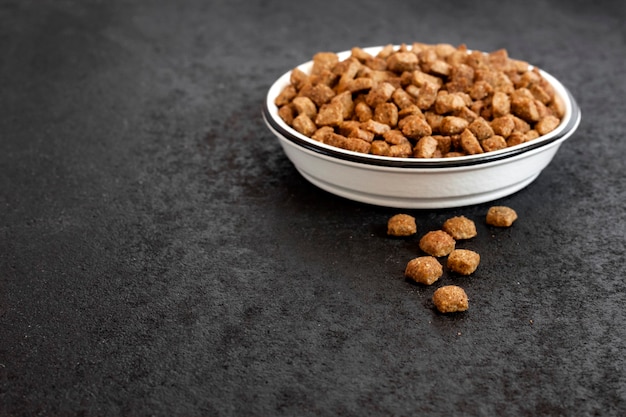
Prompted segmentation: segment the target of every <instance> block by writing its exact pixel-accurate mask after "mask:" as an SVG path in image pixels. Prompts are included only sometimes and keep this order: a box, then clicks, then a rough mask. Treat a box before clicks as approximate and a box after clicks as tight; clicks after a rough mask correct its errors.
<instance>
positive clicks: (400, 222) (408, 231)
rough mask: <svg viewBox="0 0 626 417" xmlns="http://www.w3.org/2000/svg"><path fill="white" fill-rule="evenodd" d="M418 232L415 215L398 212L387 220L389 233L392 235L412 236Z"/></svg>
mask: <svg viewBox="0 0 626 417" xmlns="http://www.w3.org/2000/svg"><path fill="white" fill-rule="evenodd" d="M415 233H417V225H416V224H415V217H413V216H410V215H408V214H396V215H395V216H392V217H391V218H390V219H389V220H388V221H387V234H388V235H390V236H411V235H414V234H415Z"/></svg>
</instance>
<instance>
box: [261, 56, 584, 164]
mask: <svg viewBox="0 0 626 417" xmlns="http://www.w3.org/2000/svg"><path fill="white" fill-rule="evenodd" d="M394 47H395V48H397V47H398V46H397V45H395V46H394ZM382 48H383V47H382V46H374V47H367V48H362V49H363V50H365V51H366V52H369V53H376V52H377V51H378V50H380V49H382ZM350 54H351V50H348V51H342V52H338V53H337V55H338V56H339V59H340V60H343V59H346V58H347V57H349V56H350ZM312 62H313V61H312V60H311V61H307V62H304V63H302V64H300V65H298V66H297V67H296V68H299V69H301V70H303V71H305V72H307V70H308V69H309V68H310V67H311V65H312ZM529 67H530V68H533V67H532V65H529ZM537 69H538V70H539V72H540V74H541V75H542V76H543V77H544V78H545V79H546V80H548V82H549V83H550V85H552V86H553V87H554V88H555V90H556V91H557V93H558V94H559V95H560V96H561V98H562V99H563V101H564V103H565V108H566V111H565V115H564V117H563V119H562V120H561V123H560V124H559V126H558V127H557V128H556V129H555V130H553V131H552V132H549V133H548V134H546V135H543V136H540V137H538V138H536V139H533V140H532V141H529V142H524V143H522V144H519V145H515V146H510V147H507V148H504V149H500V150H497V151H491V152H485V153H482V154H477V155H465V156H457V157H450V158H400V157H390V156H380V155H372V154H364V153H359V152H354V151H349V150H346V149H342V148H338V147H334V146H331V145H327V144H325V143H322V142H319V141H316V140H315V139H312V138H309V137H308V136H305V135H303V134H301V133H299V132H297V131H296V130H295V129H293V128H292V127H290V126H289V125H287V124H286V123H285V122H284V120H282V119H281V118H280V116H278V108H277V107H276V105H275V104H274V99H275V98H276V96H277V95H278V94H279V93H280V91H282V89H283V88H284V87H285V86H286V85H287V84H288V83H289V77H290V75H291V71H292V70H289V71H287V72H285V73H284V74H283V75H281V76H280V77H279V78H278V79H277V80H275V81H274V83H272V85H271V87H270V89H269V91H268V93H267V95H266V99H265V101H264V103H263V108H262V115H263V118H264V120H265V123H266V124H267V125H268V126H269V127H271V128H272V130H273V131H274V133H275V134H276V133H278V134H280V135H282V136H283V137H284V138H285V139H287V140H289V141H291V142H294V143H295V144H297V145H299V146H302V147H304V148H307V149H309V150H312V151H314V152H317V153H320V154H324V155H327V156H331V157H334V158H338V159H342V160H348V161H352V162H358V163H362V164H367V165H379V166H389V167H399V168H441V167H460V166H468V165H477V164H483V163H486V162H491V161H495V160H500V159H506V158H510V157H512V156H514V155H518V154H521V153H525V152H528V151H530V150H533V149H536V148H539V147H542V146H545V145H547V144H550V143H552V142H554V141H557V140H559V139H561V138H563V137H569V136H571V134H572V133H573V131H574V130H576V128H577V127H578V125H579V124H580V120H581V111H580V108H579V106H578V104H577V103H576V100H575V99H574V97H573V96H572V94H571V93H570V91H569V90H568V89H567V88H566V87H565V86H564V85H563V84H562V83H561V82H560V81H559V80H558V79H556V78H555V77H554V76H552V75H551V74H549V73H548V72H546V71H544V70H542V69H540V68H537Z"/></svg>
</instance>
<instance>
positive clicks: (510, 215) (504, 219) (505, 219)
mask: <svg viewBox="0 0 626 417" xmlns="http://www.w3.org/2000/svg"><path fill="white" fill-rule="evenodd" d="M515 220H517V213H516V212H515V210H513V209H512V208H510V207H506V206H493V207H490V208H489V210H488V211H487V219H486V221H487V224H488V225H491V226H496V227H510V226H511V225H512V224H513V222H514V221H515Z"/></svg>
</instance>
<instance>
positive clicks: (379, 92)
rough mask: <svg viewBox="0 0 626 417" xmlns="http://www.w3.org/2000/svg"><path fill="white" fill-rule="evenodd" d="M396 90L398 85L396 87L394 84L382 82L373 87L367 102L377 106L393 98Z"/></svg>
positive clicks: (366, 99) (371, 105) (369, 104)
mask: <svg viewBox="0 0 626 417" xmlns="http://www.w3.org/2000/svg"><path fill="white" fill-rule="evenodd" d="M394 91H396V87H394V86H393V84H390V83H388V82H382V83H380V84H378V85H375V86H374V87H372V89H371V90H370V92H369V93H368V94H367V96H366V97H365V102H366V103H367V105H368V106H370V107H372V108H375V107H376V106H378V105H379V104H381V103H384V102H386V101H388V100H389V99H391V96H392V95H393V92H394Z"/></svg>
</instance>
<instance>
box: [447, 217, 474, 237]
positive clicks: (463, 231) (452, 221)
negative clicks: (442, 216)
mask: <svg viewBox="0 0 626 417" xmlns="http://www.w3.org/2000/svg"><path fill="white" fill-rule="evenodd" d="M442 229H443V231H444V232H446V233H447V234H449V235H450V236H452V237H453V238H454V240H463V239H471V238H473V237H474V236H476V235H477V234H478V232H477V231H476V224H475V223H474V222H473V221H472V220H470V219H468V218H467V217H465V216H455V217H451V218H449V219H448V220H446V221H445V222H444V223H443V227H442Z"/></svg>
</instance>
